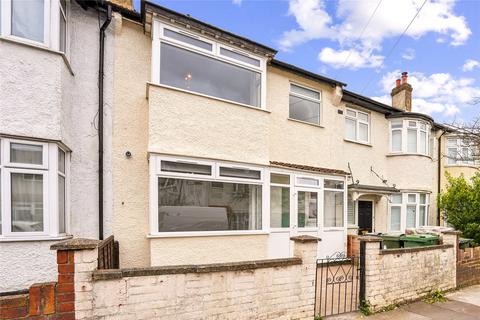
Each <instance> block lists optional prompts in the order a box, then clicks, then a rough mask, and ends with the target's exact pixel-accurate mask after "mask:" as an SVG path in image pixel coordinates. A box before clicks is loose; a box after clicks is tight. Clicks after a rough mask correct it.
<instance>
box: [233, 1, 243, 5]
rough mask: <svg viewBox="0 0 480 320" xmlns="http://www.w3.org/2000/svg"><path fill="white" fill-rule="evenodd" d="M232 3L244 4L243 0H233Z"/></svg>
mask: <svg viewBox="0 0 480 320" xmlns="http://www.w3.org/2000/svg"><path fill="white" fill-rule="evenodd" d="M232 3H233V4H234V5H237V6H241V5H242V0H232Z"/></svg>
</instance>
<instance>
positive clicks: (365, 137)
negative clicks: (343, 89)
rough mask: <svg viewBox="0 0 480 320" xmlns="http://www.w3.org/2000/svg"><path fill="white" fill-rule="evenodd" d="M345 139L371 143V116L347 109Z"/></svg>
mask: <svg viewBox="0 0 480 320" xmlns="http://www.w3.org/2000/svg"><path fill="white" fill-rule="evenodd" d="M345 138H346V139H348V140H352V141H358V142H363V143H369V142H370V115H369V114H368V113H365V112H361V111H357V110H354V109H349V108H347V110H346V115H345Z"/></svg>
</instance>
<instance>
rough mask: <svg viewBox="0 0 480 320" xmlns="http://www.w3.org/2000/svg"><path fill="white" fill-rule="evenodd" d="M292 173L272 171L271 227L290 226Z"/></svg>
mask: <svg viewBox="0 0 480 320" xmlns="http://www.w3.org/2000/svg"><path fill="white" fill-rule="evenodd" d="M291 183H292V179H291V177H290V174H285V173H281V172H278V173H277V172H270V228H272V229H276V228H289V227H290V217H291V215H290V211H291V203H292V202H291V201H290V199H291V192H290V190H291V189H292V188H291Z"/></svg>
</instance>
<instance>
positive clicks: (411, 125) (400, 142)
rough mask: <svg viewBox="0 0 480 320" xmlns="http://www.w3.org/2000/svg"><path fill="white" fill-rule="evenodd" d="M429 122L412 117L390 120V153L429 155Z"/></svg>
mask: <svg viewBox="0 0 480 320" xmlns="http://www.w3.org/2000/svg"><path fill="white" fill-rule="evenodd" d="M430 129H431V126H430V124H428V123H426V122H425V121H420V120H412V119H392V120H391V121H390V152H391V153H392V154H420V155H426V156H428V155H430V153H431V150H430V146H429V145H430V143H431V141H430V140H431V139H430Z"/></svg>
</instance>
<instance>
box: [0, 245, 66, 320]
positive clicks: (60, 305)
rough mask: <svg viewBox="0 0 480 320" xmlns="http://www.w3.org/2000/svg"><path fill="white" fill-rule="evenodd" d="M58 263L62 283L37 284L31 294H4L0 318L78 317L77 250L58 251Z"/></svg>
mask: <svg viewBox="0 0 480 320" xmlns="http://www.w3.org/2000/svg"><path fill="white" fill-rule="evenodd" d="M57 264H58V282H49V283H40V284H34V285H32V286H31V287H30V288H29V290H28V293H25V294H17V295H7V296H2V297H0V319H1V320H6V319H9V320H10V319H32V320H49V319H52V320H53V319H55V320H59V319H62V320H70V319H72V320H73V319H75V309H74V308H75V305H74V304H75V294H74V270H75V264H74V253H73V251H70V252H68V251H58V252H57ZM32 271H33V270H32Z"/></svg>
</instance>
